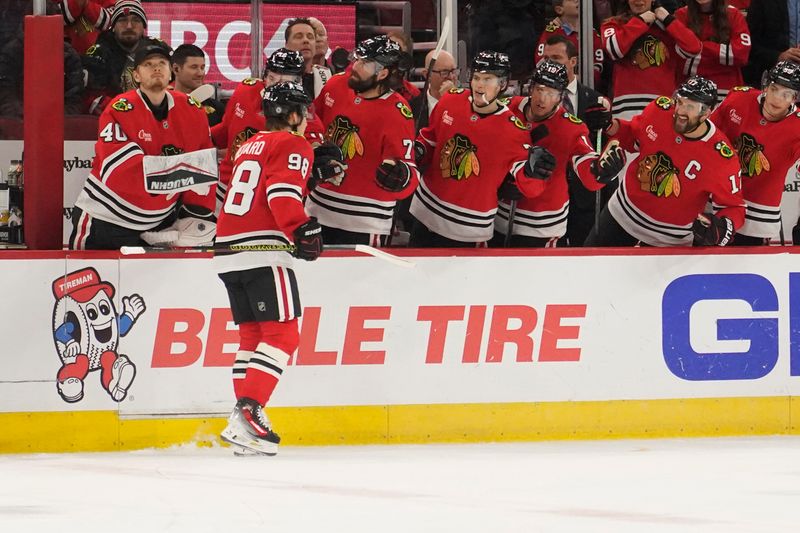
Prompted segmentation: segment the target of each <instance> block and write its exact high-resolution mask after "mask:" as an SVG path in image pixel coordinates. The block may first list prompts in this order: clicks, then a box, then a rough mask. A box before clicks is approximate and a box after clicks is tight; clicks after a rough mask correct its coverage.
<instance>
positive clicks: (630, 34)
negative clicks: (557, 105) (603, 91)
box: [601, 17, 703, 119]
mask: <svg viewBox="0 0 800 533" xmlns="http://www.w3.org/2000/svg"><path fill="white" fill-rule="evenodd" d="M601 30H602V31H601V33H602V35H603V44H604V45H605V49H606V52H607V53H608V57H609V58H610V59H611V60H612V61H614V75H613V80H612V89H611V93H612V95H613V97H614V100H613V111H614V116H615V117H617V118H624V119H629V118H632V117H633V116H634V115H636V114H637V113H638V112H640V111H641V110H642V109H644V108H645V107H646V106H647V104H649V103H650V102H651V101H652V100H654V99H655V98H656V97H658V96H659V95H661V94H672V91H674V90H675V86H676V83H675V81H676V79H677V76H678V72H679V71H680V62H679V60H678V59H679V58H684V59H688V58H690V57H694V56H697V55H698V54H700V51H701V49H702V47H703V45H702V43H701V42H700V39H698V38H697V36H696V35H695V34H694V33H692V31H691V30H690V29H689V28H687V27H686V26H685V25H684V24H683V22H681V21H679V20H673V21H672V23H670V24H669V25H668V26H667V27H666V29H665V28H664V25H663V24H662V23H661V22H660V21H656V22H654V23H653V24H652V25H648V24H647V23H646V22H645V21H643V20H642V19H640V18H639V17H631V19H630V20H629V21H627V22H622V21H621V20H619V19H618V18H612V19H609V20H607V21H606V22H604V23H603V25H602V27H601Z"/></svg>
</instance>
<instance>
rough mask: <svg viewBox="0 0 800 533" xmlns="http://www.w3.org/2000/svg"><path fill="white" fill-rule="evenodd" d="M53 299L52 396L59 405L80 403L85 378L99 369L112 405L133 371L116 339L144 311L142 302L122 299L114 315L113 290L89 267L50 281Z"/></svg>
mask: <svg viewBox="0 0 800 533" xmlns="http://www.w3.org/2000/svg"><path fill="white" fill-rule="evenodd" d="M53 296H54V297H55V299H56V305H55V308H54V310H53V338H54V340H55V344H56V349H57V350H58V356H59V358H60V359H61V368H60V369H59V371H58V374H57V379H58V383H57V386H58V394H59V395H61V398H62V399H63V400H64V401H65V402H69V403H75V402H78V401H80V400H81V399H82V398H83V382H84V380H85V379H86V376H87V375H88V374H89V372H92V371H95V370H100V383H101V384H102V385H103V389H105V391H106V392H108V394H109V395H110V396H111V399H112V400H114V401H117V402H120V401H122V400H124V399H125V396H126V395H127V394H128V389H129V388H130V386H131V384H132V383H133V379H134V378H135V377H136V366H135V365H134V364H133V363H132V362H131V361H130V359H128V356H126V355H122V354H119V353H118V351H117V348H118V346H119V338H120V337H124V336H125V335H127V334H128V332H129V331H130V330H131V327H132V326H133V324H134V323H135V322H136V320H137V319H138V318H139V316H141V314H142V313H144V311H145V305H144V300H143V299H142V297H141V296H139V295H138V294H132V295H131V296H125V297H123V298H122V307H123V312H122V314H121V315H120V314H119V313H118V312H117V309H116V307H115V306H114V300H113V299H114V286H113V285H111V284H110V283H107V282H104V281H102V280H101V279H100V275H99V274H98V273H97V271H96V270H95V269H94V268H91V267H89V268H84V269H81V270H76V271H75V272H70V273H69V274H67V275H66V276H63V277H59V278H57V279H55V280H54V281H53Z"/></svg>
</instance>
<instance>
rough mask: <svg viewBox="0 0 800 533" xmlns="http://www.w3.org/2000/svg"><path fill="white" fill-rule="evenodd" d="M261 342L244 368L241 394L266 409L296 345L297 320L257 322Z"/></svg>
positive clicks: (298, 338)
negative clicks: (264, 406)
mask: <svg viewBox="0 0 800 533" xmlns="http://www.w3.org/2000/svg"><path fill="white" fill-rule="evenodd" d="M259 326H260V328H261V339H262V342H261V343H259V345H258V347H257V348H256V350H255V351H254V353H253V355H252V356H251V357H250V361H249V363H248V364H247V373H246V375H245V379H244V383H243V386H242V388H241V394H242V395H243V396H246V397H248V398H252V399H253V400H255V401H257V402H259V403H260V404H261V405H266V404H267V402H268V401H269V399H270V397H271V396H272V393H273V392H274V391H275V387H276V386H277V385H278V381H279V380H280V378H281V374H283V370H284V369H285V368H286V366H287V365H288V364H289V360H290V359H291V354H292V353H294V351H295V350H296V349H297V345H298V343H299V342H300V332H299V330H298V327H297V319H295V320H290V321H288V322H260V323H259Z"/></svg>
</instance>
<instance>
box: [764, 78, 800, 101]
mask: <svg viewBox="0 0 800 533" xmlns="http://www.w3.org/2000/svg"><path fill="white" fill-rule="evenodd" d="M766 91H767V94H768V95H769V96H771V97H772V98H775V99H777V100H782V101H784V102H796V101H797V91H795V90H794V89H789V88H788V87H784V86H783V85H778V84H777V83H770V84H769V85H768V86H767V88H766Z"/></svg>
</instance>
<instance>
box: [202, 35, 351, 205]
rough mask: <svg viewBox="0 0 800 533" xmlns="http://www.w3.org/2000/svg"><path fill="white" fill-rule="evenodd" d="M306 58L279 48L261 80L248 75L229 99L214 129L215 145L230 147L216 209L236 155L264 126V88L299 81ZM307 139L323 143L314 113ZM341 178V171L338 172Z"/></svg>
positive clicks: (224, 160)
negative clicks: (262, 106) (243, 144)
mask: <svg viewBox="0 0 800 533" xmlns="http://www.w3.org/2000/svg"><path fill="white" fill-rule="evenodd" d="M304 65H305V60H304V59H303V56H302V55H301V53H300V52H296V51H294V50H288V49H286V48H279V49H278V50H276V51H275V52H273V53H272V55H271V56H270V57H269V59H267V64H266V66H265V67H264V75H263V76H262V78H261V79H258V78H246V79H245V80H243V81H242V82H241V83H239V85H238V86H237V87H236V89H235V90H234V92H233V96H231V99H230V100H229V101H228V105H227V107H226V108H225V114H224V115H223V117H222V121H221V122H220V123H219V124H217V125H215V126H214V127H212V128H211V138H212V139H213V140H214V145H216V146H217V148H220V149H227V153H226V155H225V157H224V158H223V159H222V161H221V163H220V165H219V181H220V183H219V187H218V189H217V202H218V204H217V211H219V207H220V206H221V204H222V201H223V199H224V198H225V192H226V191H227V190H228V183H230V180H231V170H232V168H233V158H234V157H236V151H237V150H238V149H239V146H241V145H242V143H244V142H245V141H246V140H247V139H249V138H250V137H252V136H253V135H255V134H256V132H259V131H261V130H263V129H264V114H263V111H262V109H261V105H262V104H261V102H262V97H263V94H264V90H265V89H266V88H268V87H271V86H272V85H275V84H276V83H279V82H282V81H293V82H298V83H299V82H300V77H301V76H302V74H303V68H304ZM307 123H308V125H307V127H306V130H305V131H306V133H305V136H306V139H308V140H309V142H312V143H316V144H322V143H323V142H324V139H323V138H322V133H323V131H322V123H321V122H320V121H319V119H318V118H316V117H314V115H313V114H311V113H309V117H308V118H307ZM339 174H340V177H341V172H340V173H339Z"/></svg>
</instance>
